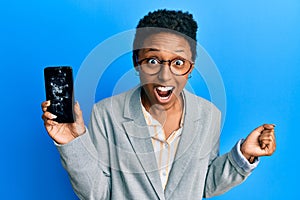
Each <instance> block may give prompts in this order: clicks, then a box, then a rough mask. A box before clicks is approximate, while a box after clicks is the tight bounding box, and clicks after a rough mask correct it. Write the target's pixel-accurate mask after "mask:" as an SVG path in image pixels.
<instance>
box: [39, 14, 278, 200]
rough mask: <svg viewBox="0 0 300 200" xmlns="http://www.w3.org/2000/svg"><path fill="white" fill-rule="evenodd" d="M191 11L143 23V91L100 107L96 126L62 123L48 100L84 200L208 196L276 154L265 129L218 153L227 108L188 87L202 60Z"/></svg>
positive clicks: (52, 131) (53, 132)
mask: <svg viewBox="0 0 300 200" xmlns="http://www.w3.org/2000/svg"><path fill="white" fill-rule="evenodd" d="M196 32H197V23H196V22H195V21H194V19H193V17H192V15H191V14H189V13H183V12H181V11H169V10H157V11H154V12H150V13H148V15H146V16H145V17H144V18H143V19H141V20H140V22H139V24H138V26H137V31H136V35H135V40H134V50H133V63H134V67H135V69H136V70H137V71H138V72H139V76H140V86H138V87H136V88H134V89H132V90H130V91H128V92H125V93H122V94H120V95H117V96H114V97H111V98H108V99H105V100H102V101H100V102H98V103H97V104H95V106H94V108H93V111H92V116H91V121H90V124H89V127H88V128H86V127H85V125H84V122H83V119H82V113H81V110H80V107H79V104H78V103H76V105H75V108H74V110H75V114H76V121H75V123H72V124H60V123H57V122H56V121H55V117H56V116H55V115H53V114H51V113H49V112H47V107H48V106H49V105H50V102H49V101H46V102H43V103H42V110H43V112H44V113H43V116H42V118H43V119H44V122H45V127H46V130H47V132H48V134H49V135H50V137H51V138H52V139H53V140H54V141H55V142H56V145H57V148H58V150H59V152H60V154H61V160H62V163H63V166H64V167H65V169H66V170H67V171H68V173H69V176H70V179H71V183H72V186H73V188H74V190H75V192H76V194H77V195H78V197H79V198H81V199H202V197H211V196H215V195H219V194H222V193H224V192H226V191H227V190H229V189H230V188H232V187H233V186H235V185H237V184H240V183H241V182H243V181H244V180H245V179H246V178H247V177H248V176H249V175H250V174H251V172H252V170H253V169H254V168H255V167H256V166H257V164H258V157H260V156H267V155H272V154H273V152H274V151H275V146H276V145H275V136H274V125H272V124H265V125H262V126H259V127H258V128H256V129H255V130H254V131H252V132H251V133H250V134H249V135H248V137H247V138H246V139H245V140H240V141H238V142H237V144H236V145H235V146H234V147H233V148H232V150H231V151H230V152H229V153H227V154H224V155H223V156H218V153H219V135H220V118H221V117H220V116H221V114H220V111H219V110H218V109H217V108H216V107H215V106H214V105H212V104H211V103H210V102H208V101H206V100H204V99H202V98H201V97H197V96H195V95H193V94H191V93H189V92H188V91H186V90H185V89H184V87H185V85H186V82H187V80H188V77H189V75H190V73H191V72H192V70H193V68H194V61H195V58H196Z"/></svg>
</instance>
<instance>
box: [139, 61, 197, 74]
mask: <svg viewBox="0 0 300 200" xmlns="http://www.w3.org/2000/svg"><path fill="white" fill-rule="evenodd" d="M150 59H155V60H156V61H158V64H159V65H160V69H159V70H158V72H156V73H154V74H149V73H147V72H145V71H144V70H143V69H142V67H141V66H142V64H141V63H142V62H144V61H145V60H148V61H149V60H150ZM175 60H182V61H184V62H189V63H190V67H189V69H188V70H187V71H186V72H185V73H183V74H176V73H174V72H173V71H172V66H171V63H172V62H173V61H175ZM165 62H168V66H169V69H170V71H171V73H172V74H174V75H175V76H184V75H186V74H188V73H189V72H190V71H191V69H192V66H193V65H194V64H195V63H194V62H192V61H189V60H187V59H184V58H182V57H176V58H174V59H172V60H160V59H158V58H156V57H149V58H144V59H142V60H140V61H137V64H138V66H139V68H140V69H141V70H142V71H143V72H144V73H145V74H148V75H150V76H153V75H156V74H158V73H159V72H160V71H161V69H162V67H163V63H165Z"/></svg>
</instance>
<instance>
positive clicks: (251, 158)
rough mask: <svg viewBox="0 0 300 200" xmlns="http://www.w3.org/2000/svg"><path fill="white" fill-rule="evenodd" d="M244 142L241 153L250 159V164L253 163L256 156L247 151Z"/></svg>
mask: <svg viewBox="0 0 300 200" xmlns="http://www.w3.org/2000/svg"><path fill="white" fill-rule="evenodd" d="M243 144H244V143H242V144H241V147H240V149H241V153H242V154H243V156H244V157H245V158H246V159H247V160H248V162H249V163H250V164H253V163H254V162H255V159H256V156H253V155H251V154H248V153H246V151H245V148H244V145H243Z"/></svg>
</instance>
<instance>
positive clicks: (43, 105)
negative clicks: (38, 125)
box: [41, 100, 51, 112]
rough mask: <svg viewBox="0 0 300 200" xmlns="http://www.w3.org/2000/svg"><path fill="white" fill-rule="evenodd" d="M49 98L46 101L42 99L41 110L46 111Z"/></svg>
mask: <svg viewBox="0 0 300 200" xmlns="http://www.w3.org/2000/svg"><path fill="white" fill-rule="evenodd" d="M50 104H51V103H50V100H48V101H44V102H43V103H42V104H41V107H42V110H43V111H44V112H45V111H47V107H49V106H50Z"/></svg>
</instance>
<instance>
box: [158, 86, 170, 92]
mask: <svg viewBox="0 0 300 200" xmlns="http://www.w3.org/2000/svg"><path fill="white" fill-rule="evenodd" d="M157 89H158V90H160V91H162V92H167V91H169V90H173V87H157Z"/></svg>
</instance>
